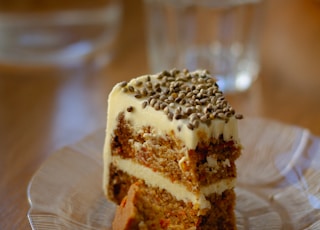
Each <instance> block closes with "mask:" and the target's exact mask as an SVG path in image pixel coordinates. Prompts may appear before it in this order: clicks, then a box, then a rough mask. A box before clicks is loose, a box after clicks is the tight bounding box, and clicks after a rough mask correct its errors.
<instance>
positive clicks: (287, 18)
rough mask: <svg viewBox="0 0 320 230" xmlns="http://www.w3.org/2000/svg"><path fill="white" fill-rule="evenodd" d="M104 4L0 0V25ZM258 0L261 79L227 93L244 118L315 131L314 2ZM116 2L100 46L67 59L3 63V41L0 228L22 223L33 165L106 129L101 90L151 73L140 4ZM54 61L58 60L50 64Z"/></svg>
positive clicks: (319, 21)
mask: <svg viewBox="0 0 320 230" xmlns="http://www.w3.org/2000/svg"><path fill="white" fill-rule="evenodd" d="M110 2H111V1H108V0H92V1H84V0H83V1H82V0H81V1H80V0H78V1H72V0H65V1H53V0H41V1H40V0H12V1H6V0H0V19H1V20H0V29H1V28H5V26H6V25H8V23H9V22H10V23H13V22H14V21H12V20H10V17H11V15H12V14H29V15H30V14H31V15H36V14H40V15H43V14H50V13H52V12H55V11H57V10H58V11H61V10H70V9H77V10H79V11H81V12H83V10H93V11H95V10H97V9H98V11H95V12H99V13H101V10H106V12H107V7H106V6H107V5H108V4H109V3H110ZM263 4H264V6H263V7H264V15H263V20H262V22H261V36H260V41H259V50H260V56H261V57H260V58H261V62H260V69H261V70H260V73H259V77H258V79H257V80H256V81H255V82H254V83H253V85H252V86H251V87H250V88H249V89H248V90H247V91H245V92H241V93H236V94H230V95H227V97H228V99H229V101H230V102H231V103H232V105H233V107H234V108H235V109H236V110H237V112H239V113H242V114H244V115H245V117H250V116H259V117H265V118H268V119H274V120H278V121H281V122H284V123H288V124H293V125H299V126H302V127H305V128H308V129H310V130H311V132H312V133H314V134H316V135H320V120H319V118H320V1H318V0H281V1H279V0H265V1H264V3H263ZM120 5H121V6H120ZM120 5H119V7H120V8H114V9H113V10H112V13H111V14H112V15H113V16H114V12H116V14H115V16H116V18H117V16H118V19H119V20H118V19H114V18H113V20H116V23H115V24H114V25H116V26H115V29H114V33H113V35H112V39H111V40H112V41H110V43H109V42H108V45H107V46H106V47H104V46H100V45H98V46H95V45H93V46H90V45H88V44H86V46H85V47H86V50H84V51H90V52H84V51H83V50H82V52H80V53H77V52H76V53H72V54H73V56H72V57H73V58H76V57H79V58H78V59H76V60H77V61H76V62H73V63H72V64H70V65H69V60H71V59H72V58H70V57H69V56H66V57H64V58H63V59H59V58H56V57H54V58H53V57H46V58H47V59H46V58H43V59H42V60H41V59H40V60H39V56H40V55H37V54H35V53H34V52H33V51H32V52H30V51H28V52H26V53H24V54H27V55H26V56H23V61H17V60H18V59H10V61H8V60H5V59H6V57H10V55H11V54H12V52H11V51H10V50H8V49H7V48H8V47H9V46H7V45H5V46H2V47H1V45H0V59H1V60H0V175H1V178H0V198H1V204H0V229H28V221H27V219H26V212H27V210H28V202H27V199H26V188H27V185H28V182H29V180H30V179H31V177H32V175H33V174H34V173H35V171H36V170H37V169H38V168H39V167H40V165H41V164H42V163H43V161H44V160H45V159H46V158H47V157H48V156H49V155H51V154H52V153H54V152H55V151H56V150H58V149H59V148H61V147H63V146H66V145H68V144H71V143H74V142H76V141H79V140H81V139H82V138H83V137H85V136H86V135H89V134H90V133H92V132H94V131H96V130H100V129H104V128H105V117H106V107H107V95H108V93H109V92H110V90H111V88H112V87H113V85H114V84H115V83H116V82H119V81H123V80H128V79H130V78H132V77H136V76H139V75H142V74H146V73H149V71H150V67H149V65H148V56H147V38H146V37H147V36H146V23H147V21H146V20H147V19H146V14H145V9H144V3H143V1H141V0H136V1H131V0H122V1H120ZM117 9H118V11H117ZM94 14H95V15H98V13H94ZM102 15H103V14H102ZM60 16H61V15H60ZM60 16H59V17H58V19H65V18H73V17H74V15H71V16H70V15H69V14H68V15H62V16H61V17H60ZM91 17H92V14H91V16H90V15H87V16H85V14H82V16H81V18H82V20H81V22H82V23H84V24H85V22H86V21H88V22H93V23H96V22H97V21H94V20H91V19H92V18H91ZM83 19H84V20H83ZM5 20H7V21H8V20H9V22H8V23H5ZM97 20H98V21H99V20H107V19H106V18H105V17H98V19H97ZM39 21H40V22H41V20H39ZM58 21H59V22H61V21H62V22H66V21H64V20H58ZM74 22H79V21H78V19H76V20H74ZM62 24H65V23H62ZM1 26H2V27H1ZM82 26H83V25H82ZM89 27H90V26H89ZM22 28H26V27H22ZM90 28H91V29H92V27H90ZM103 29H104V28H102V30H103ZM66 30H67V31H68V29H66ZM100 30H101V28H100V27H99V26H98V27H96V30H95V32H92V31H91V32H90V33H89V34H88V33H85V34H82V33H79V34H80V35H79V34H78V35H79V36H82V35H83V36H88V35H92V34H96V35H99V36H100V35H101V34H104V33H100V32H101V31H100ZM80 31H81V29H80ZM99 31H100V32H99ZM67 34H69V35H70V34H71V35H72V34H73V33H70V31H69V32H68V33H67ZM7 35H8V34H6V33H2V34H0V44H1V42H3V41H6V42H9V43H6V44H12V43H10V42H12V41H11V40H13V36H15V35H12V36H11V37H10V36H9V37H8V36H7ZM99 36H98V37H99ZM103 36H104V35H103ZM103 36H102V37H103ZM89 37H90V36H89ZM51 38H52V37H47V39H48V40H46V41H51V40H50V39H51ZM94 39H95V40H94V41H96V38H94ZM103 39H107V38H106V37H103ZM32 41H34V40H32ZM57 41H60V40H59V39H58V40H57ZM63 41H65V40H63ZM102 41H103V40H102ZM41 42H43V40H41ZM35 44H37V43H35ZM94 44H96V43H94ZM99 44H100V43H99ZM103 44H105V43H103ZM13 47H16V46H13ZM77 47H79V46H76V48H74V49H73V50H72V51H74V50H76V51H78V49H77ZM80 47H82V48H81V49H83V47H84V46H82V45H81V46H80ZM88 47H89V48H88ZM97 47H98V48H97ZM100 48H101V49H102V50H103V52H100V51H101V49H100ZM1 50H2V51H4V54H3V53H1ZM92 50H93V53H91V51H92ZM15 51H17V53H19V52H20V51H21V49H17V50H15ZM38 51H39V50H36V51H35V52H38ZM109 54H111V55H109ZM1 55H2V56H1ZM20 55H23V54H20ZM21 58H22V56H21ZM48 60H49V61H48ZM50 60H55V61H56V62H55V63H54V65H52V63H50ZM39 63H41V65H38V64H39ZM64 64H65V65H64Z"/></svg>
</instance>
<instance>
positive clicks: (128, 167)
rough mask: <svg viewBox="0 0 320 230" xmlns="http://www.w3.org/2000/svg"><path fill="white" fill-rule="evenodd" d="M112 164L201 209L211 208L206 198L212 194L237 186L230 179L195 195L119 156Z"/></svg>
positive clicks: (232, 179)
mask: <svg viewBox="0 0 320 230" xmlns="http://www.w3.org/2000/svg"><path fill="white" fill-rule="evenodd" d="M112 163H113V164H114V165H116V166H117V168H118V169H120V170H122V171H124V172H126V173H128V174H130V175H132V176H134V177H137V178H139V179H142V180H144V181H145V183H146V184H148V185H151V186H154V187H159V188H161V189H166V190H167V191H168V192H169V193H171V194H172V195H173V196H174V197H175V198H176V199H177V200H183V201H185V202H192V203H193V204H196V205H199V208H200V209H204V208H209V207H210V202H209V201H207V200H206V198H205V196H208V195H210V194H212V193H217V194H221V193H222V192H223V191H225V190H227V189H232V188H234V186H235V179H234V178H229V179H224V180H221V181H218V182H217V183H214V184H211V185H209V186H204V187H201V188H200V191H199V193H193V192H191V191H188V190H187V189H186V187H185V186H184V185H182V184H179V183H178V182H174V183H172V182H171V181H170V180H169V179H168V178H166V177H164V176H162V175H161V174H160V173H156V172H154V171H153V170H152V169H150V168H147V167H145V166H143V165H140V164H137V163H135V162H133V161H132V160H125V159H122V158H120V157H118V156H117V157H113V158H112Z"/></svg>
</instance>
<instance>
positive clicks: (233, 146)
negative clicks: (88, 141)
mask: <svg viewBox="0 0 320 230" xmlns="http://www.w3.org/2000/svg"><path fill="white" fill-rule="evenodd" d="M241 118H242V115H239V114H236V113H235V111H234V109H233V108H232V107H231V106H230V105H229V103H228V102H227V100H226V99H225V96H224V95H223V93H222V92H221V91H220V90H219V87H218V85H217V83H216V80H215V79H214V78H213V77H211V76H210V74H209V73H208V72H207V71H202V70H197V71H193V72H190V71H188V70H176V69H174V70H171V71H163V72H161V73H159V74H154V75H144V76H141V77H138V78H134V79H132V80H131V81H129V82H121V83H118V84H117V85H116V86H115V87H114V88H113V90H112V92H111V93H110V95H109V100H108V118H107V131H106V140H105V148H104V191H105V194H106V196H107V198H108V199H109V200H110V201H112V202H115V203H116V204H117V205H118V208H117V212H116V215H115V219H114V222H113V229H114V230H125V229H140V230H143V229H155V230H157V229H195V230H196V229H201V230H205V229H236V221H235V214H234V208H235V197H236V196H235V192H234V187H235V182H236V175H237V171H236V165H235V161H236V159H237V158H238V157H239V156H240V154H241V145H240V142H239V138H238V134H237V121H238V120H239V119H241Z"/></svg>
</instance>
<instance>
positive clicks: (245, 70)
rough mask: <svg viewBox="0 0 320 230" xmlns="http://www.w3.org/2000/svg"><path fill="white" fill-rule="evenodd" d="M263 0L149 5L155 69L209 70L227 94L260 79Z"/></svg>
mask: <svg viewBox="0 0 320 230" xmlns="http://www.w3.org/2000/svg"><path fill="white" fill-rule="evenodd" d="M258 3H259V1H258V0H162V1H161V0H145V6H146V13H147V22H148V25H147V28H148V45H149V47H148V52H149V62H150V63H149V64H150V67H151V69H152V71H154V72H158V71H162V70H163V69H168V68H169V69H170V68H174V67H176V68H188V69H189V70H194V69H198V68H200V69H208V70H209V71H210V72H211V73H212V74H213V75H215V76H216V77H217V79H218V84H219V86H220V87H221V88H222V90H223V91H225V92H237V91H244V90H246V89H248V88H249V87H250V86H251V84H252V82H253V81H254V80H255V79H256V78H257V76H258V72H259V57H258V52H257V45H258V34H259V32H258V30H259V26H260V24H259V23H260V20H259V17H260V8H259V5H260V4H258Z"/></svg>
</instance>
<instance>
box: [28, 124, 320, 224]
mask: <svg viewBox="0 0 320 230" xmlns="http://www.w3.org/2000/svg"><path fill="white" fill-rule="evenodd" d="M239 123H240V124H239V125H240V128H239V129H240V137H241V141H242V144H243V147H244V151H243V154H242V156H241V157H240V159H239V160H238V184H237V187H236V193H237V206H236V215H237V225H238V229H239V230H241V229H259V230H261V229H290V230H291V229H320V139H319V138H317V137H315V136H313V135H311V134H310V133H309V131H308V130H306V129H303V128H299V127H295V126H289V125H284V124H281V123H278V122H274V121H269V120H264V119H258V118H255V119H245V120H241V121H240V122H239ZM103 141H104V132H103V131H99V132H97V133H94V134H93V135H92V136H90V137H88V138H86V139H84V140H83V141H81V142H79V143H77V144H75V145H72V146H69V147H66V148H64V149H62V150H60V151H59V152H57V153H55V154H53V155H52V156H51V157H50V158H49V159H48V160H47V161H46V162H45V164H44V165H43V166H42V167H41V168H40V170H39V171H38V172H37V173H36V174H35V176H34V177H33V179H32V181H31V182H30V185H29V188H28V198H29V202H30V206H31V208H30V210H29V213H28V218H29V221H30V224H31V226H32V228H33V229H46V230H48V229H80V230H89V229H90V230H93V229H104V230H106V229H107V230H108V229H111V222H112V218H113V215H114V210H115V207H114V205H112V204H111V203H109V202H107V201H106V200H105V198H104V195H103V192H102V168H103V165H102V155H101V152H102V146H103Z"/></svg>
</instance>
